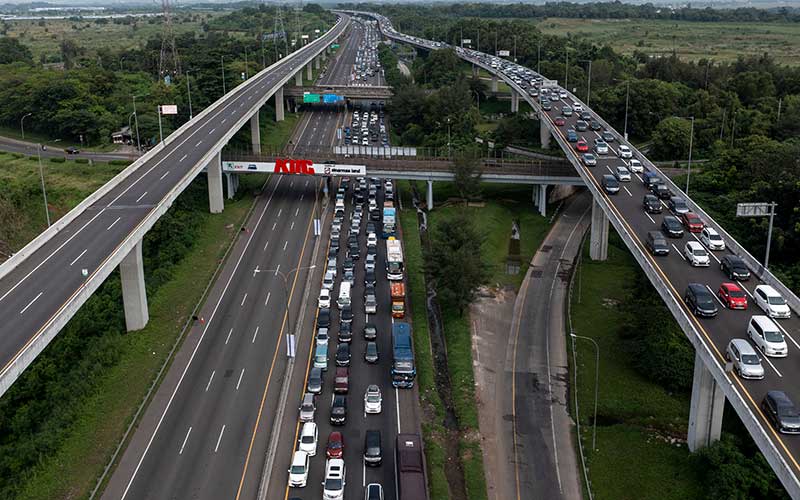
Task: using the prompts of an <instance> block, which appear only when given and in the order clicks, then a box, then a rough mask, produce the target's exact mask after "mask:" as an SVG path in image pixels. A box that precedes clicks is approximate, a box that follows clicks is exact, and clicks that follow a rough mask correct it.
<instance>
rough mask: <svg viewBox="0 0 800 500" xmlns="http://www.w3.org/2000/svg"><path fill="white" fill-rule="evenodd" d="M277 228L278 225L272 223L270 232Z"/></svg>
mask: <svg viewBox="0 0 800 500" xmlns="http://www.w3.org/2000/svg"><path fill="white" fill-rule="evenodd" d="M277 226H278V223H277V222H275V223H273V224H272V229H271V231H274V230H275V228H276V227H277Z"/></svg>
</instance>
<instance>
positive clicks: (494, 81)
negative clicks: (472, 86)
mask: <svg viewBox="0 0 800 500" xmlns="http://www.w3.org/2000/svg"><path fill="white" fill-rule="evenodd" d="M492 92H497V75H492Z"/></svg>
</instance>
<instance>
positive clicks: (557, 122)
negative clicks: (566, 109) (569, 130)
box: [553, 116, 567, 127]
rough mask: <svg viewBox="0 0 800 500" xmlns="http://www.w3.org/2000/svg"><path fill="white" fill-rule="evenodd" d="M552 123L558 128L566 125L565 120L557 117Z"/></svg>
mask: <svg viewBox="0 0 800 500" xmlns="http://www.w3.org/2000/svg"><path fill="white" fill-rule="evenodd" d="M553 123H555V124H556V126H558V127H563V126H564V125H566V124H567V120H565V119H564V117H563V116H557V117H556V118H555V119H554V120H553Z"/></svg>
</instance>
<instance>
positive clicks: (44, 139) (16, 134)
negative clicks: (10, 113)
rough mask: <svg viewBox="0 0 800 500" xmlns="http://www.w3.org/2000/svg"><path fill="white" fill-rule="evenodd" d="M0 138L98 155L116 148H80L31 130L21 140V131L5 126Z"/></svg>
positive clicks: (95, 146) (28, 123)
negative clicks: (91, 152) (75, 149)
mask: <svg viewBox="0 0 800 500" xmlns="http://www.w3.org/2000/svg"><path fill="white" fill-rule="evenodd" d="M30 119H31V118H28V119H27V120H25V123H26V124H27V125H28V126H30V122H29V121H28V120H30ZM0 136H3V137H10V138H12V139H17V140H20V141H22V140H24V141H26V142H33V143H40V144H45V145H46V146H48V147H51V148H58V149H64V148H67V147H69V146H74V147H76V148H78V149H81V150H82V151H96V152H100V153H102V152H108V151H114V150H116V149H117V147H118V145H117V144H97V145H92V146H91V147H88V146H81V144H80V142H70V141H62V140H60V139H53V138H52V137H49V136H45V135H41V134H38V133H36V132H34V131H31V130H26V131H25V139H23V138H22V131H21V130H20V128H19V127H9V126H6V125H0ZM34 152H35V151H34Z"/></svg>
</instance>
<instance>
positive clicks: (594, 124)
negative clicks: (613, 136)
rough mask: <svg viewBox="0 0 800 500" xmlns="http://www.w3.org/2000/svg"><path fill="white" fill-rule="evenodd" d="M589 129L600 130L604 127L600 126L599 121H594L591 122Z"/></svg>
mask: <svg viewBox="0 0 800 500" xmlns="http://www.w3.org/2000/svg"><path fill="white" fill-rule="evenodd" d="M589 128H591V129H592V130H600V129H601V128H603V126H602V125H600V122H599V121H597V120H592V121H591V122H589Z"/></svg>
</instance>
